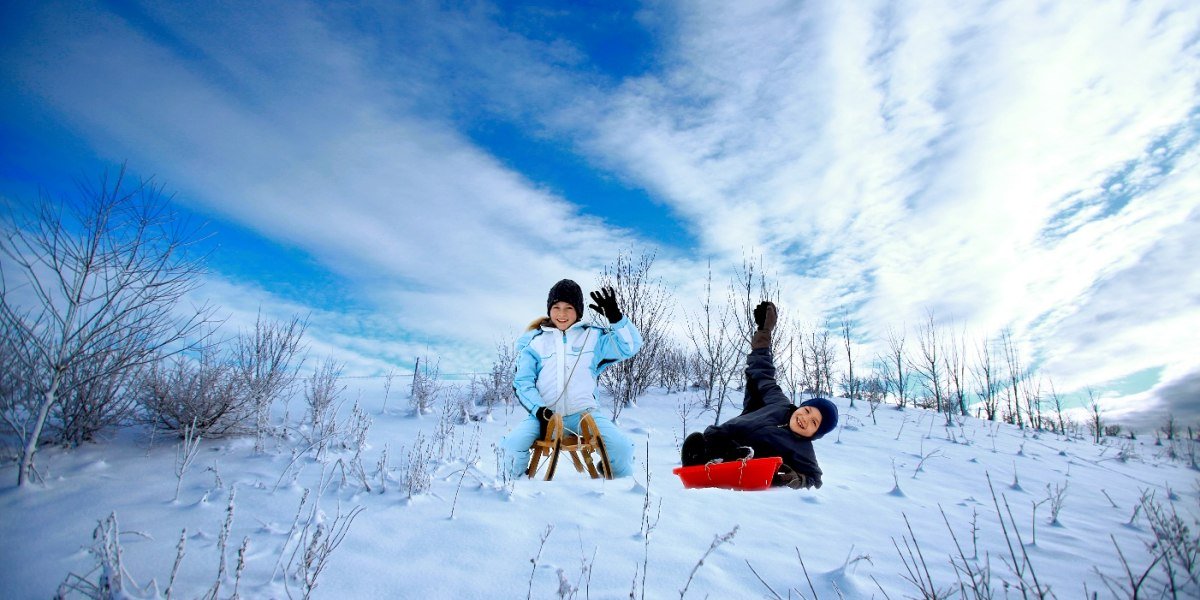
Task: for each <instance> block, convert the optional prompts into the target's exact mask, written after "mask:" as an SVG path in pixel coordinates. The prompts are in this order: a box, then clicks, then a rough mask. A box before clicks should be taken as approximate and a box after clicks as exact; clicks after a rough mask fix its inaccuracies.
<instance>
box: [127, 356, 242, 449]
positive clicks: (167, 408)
mask: <svg viewBox="0 0 1200 600" xmlns="http://www.w3.org/2000/svg"><path fill="white" fill-rule="evenodd" d="M137 401H138V405H139V406H140V407H141V418H142V420H143V421H144V422H146V423H147V424H149V425H152V426H154V427H157V428H159V429H167V430H171V431H183V429H184V428H185V427H189V426H194V427H195V428H196V430H197V431H198V432H199V433H201V434H203V435H204V436H205V437H217V436H221V435H230V434H236V433H241V432H243V431H245V428H246V424H247V422H248V420H249V419H250V418H251V416H252V414H253V413H252V410H251V408H252V407H251V406H250V404H249V403H248V402H246V399H245V395H244V394H243V393H242V388H241V385H240V384H239V382H238V379H237V377H235V376H234V372H233V369H232V368H231V367H230V366H228V365H225V364H222V363H221V362H220V361H218V360H217V358H216V357H215V356H214V355H213V353H212V352H211V351H205V352H203V353H201V355H200V357H199V359H198V360H191V359H188V358H186V357H182V356H180V357H175V358H173V359H171V360H168V361H162V362H159V363H158V364H155V365H154V366H153V367H151V368H150V369H148V370H147V371H146V372H145V373H144V374H143V376H142V378H141V380H140V382H139V383H138V391H137Z"/></svg>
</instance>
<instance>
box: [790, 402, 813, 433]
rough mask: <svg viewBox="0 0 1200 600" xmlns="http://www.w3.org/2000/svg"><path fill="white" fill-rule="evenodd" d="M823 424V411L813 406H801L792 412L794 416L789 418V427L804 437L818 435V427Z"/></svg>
mask: <svg viewBox="0 0 1200 600" xmlns="http://www.w3.org/2000/svg"><path fill="white" fill-rule="evenodd" d="M820 426H821V411H819V410H817V409H815V408H813V407H811V406H801V407H800V408H797V409H796V410H795V411H793V412H792V418H790V419H788V429H791V430H792V433H794V434H796V435H802V436H804V437H812V436H814V435H816V433H817V428H818V427H820Z"/></svg>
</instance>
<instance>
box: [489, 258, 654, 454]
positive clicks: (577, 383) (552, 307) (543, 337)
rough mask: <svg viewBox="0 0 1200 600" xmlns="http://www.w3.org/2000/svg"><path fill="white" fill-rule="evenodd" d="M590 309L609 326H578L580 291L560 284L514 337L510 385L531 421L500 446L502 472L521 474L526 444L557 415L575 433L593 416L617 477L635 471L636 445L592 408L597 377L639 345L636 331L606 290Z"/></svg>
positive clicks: (572, 285)
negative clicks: (542, 308)
mask: <svg viewBox="0 0 1200 600" xmlns="http://www.w3.org/2000/svg"><path fill="white" fill-rule="evenodd" d="M591 296H592V300H593V301H594V302H595V304H592V305H591V308H592V310H595V311H596V312H598V313H600V314H602V315H604V316H605V317H606V318H607V319H608V321H609V326H608V327H596V326H593V325H585V324H584V323H582V322H580V319H581V318H582V317H583V290H582V289H580V287H579V284H577V283H575V282H574V281H571V280H570V279H564V280H562V281H559V282H558V283H556V284H554V287H552V288H550V294H549V295H548V296H547V298H546V313H547V317H546V318H544V319H539V320H537V321H535V322H534V323H533V324H532V325H530V328H529V331H527V332H526V333H525V335H523V336H521V339H519V340H517V371H516V375H514V377H513V388H514V390H515V391H516V395H517V399H518V400H520V402H521V405H522V406H524V407H525V410H528V411H529V418H527V419H525V420H524V421H521V422H520V423H518V424H517V426H516V427H514V428H513V430H512V431H510V432H509V433H508V435H507V436H505V437H504V439H503V440H501V442H500V447H501V448H502V449H503V451H504V461H505V463H504V465H503V468H505V469H507V470H508V474H509V475H510V476H511V477H520V476H522V475H523V474H524V473H525V469H526V468H528V466H529V447H530V446H532V445H533V442H534V440H536V439H538V437H539V436H540V434H541V432H542V431H544V429H543V428H544V427H545V423H547V422H549V421H550V418H551V417H552V416H553V415H555V414H560V415H562V417H563V427H564V429H565V430H566V431H579V419H580V418H581V417H582V416H583V415H584V414H585V413H589V412H590V413H591V414H592V418H593V419H595V420H596V427H597V429H599V430H600V436H601V437H602V438H603V439H604V446H605V448H606V449H607V450H608V461H609V464H610V466H611V467H612V474H613V476H614V477H625V476H627V475H630V474H632V473H633V442H631V441H630V440H629V438H628V437H626V436H625V434H624V433H622V432H621V430H620V429H617V426H616V425H615V424H613V422H612V420H610V419H609V418H608V417H607V416H605V415H603V414H600V411H598V410H596V409H597V408H598V407H597V404H596V378H597V377H599V376H600V373H602V372H603V371H604V369H606V368H607V367H608V366H609V365H611V364H613V363H616V362H619V361H622V360H625V359H627V358H629V357H631V356H633V355H634V354H636V353H637V351H638V350H639V349H640V348H641V347H642V336H641V334H640V333H638V330H637V327H634V325H633V323H632V322H630V320H629V319H627V318H625V317H624V316H623V315H622V314H621V310H620V309H619V308H618V307H617V297H616V294H614V293H613V291H612V289H611V288H606V289H604V290H603V291H600V292H592V294H591Z"/></svg>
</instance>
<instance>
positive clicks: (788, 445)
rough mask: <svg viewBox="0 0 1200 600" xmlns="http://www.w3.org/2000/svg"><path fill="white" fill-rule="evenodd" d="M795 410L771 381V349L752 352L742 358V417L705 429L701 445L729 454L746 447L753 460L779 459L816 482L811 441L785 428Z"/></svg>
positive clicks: (817, 472)
mask: <svg viewBox="0 0 1200 600" xmlns="http://www.w3.org/2000/svg"><path fill="white" fill-rule="evenodd" d="M796 408H797V407H796V406H795V405H794V404H792V403H791V402H788V398H787V395H786V394H784V393H783V390H782V389H780V387H779V383H777V382H776V381H775V364H774V363H773V362H772V358H771V350H770V349H769V348H759V349H757V350H753V351H751V352H750V355H749V356H747V357H746V396H745V402H744V404H743V407H742V414H740V415H738V416H736V417H734V418H732V419H730V420H728V421H726V422H724V423H721V424H720V425H713V426H711V427H709V428H708V429H705V430H704V439H705V443H706V444H707V445H709V447H716V448H725V449H727V450H729V451H732V450H734V449H736V448H737V447H738V446H749V447H751V448H753V449H754V456H755V457H756V458H764V457H768V456H779V457H781V458H783V463H784V464H785V465H787V466H789V467H791V468H792V469H793V470H794V471H796V472H797V473H800V474H803V475H805V476H807V477H809V478H810V479H814V480H815V481H816V482H820V481H821V467H819V466H817V454H816V453H815V452H813V445H812V439H810V438H806V437H804V436H800V435H796V434H795V433H793V432H792V430H791V429H790V428H788V419H789V418H791V416H792V413H793V412H794V411H795V410H796Z"/></svg>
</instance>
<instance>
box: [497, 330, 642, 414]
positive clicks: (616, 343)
mask: <svg viewBox="0 0 1200 600" xmlns="http://www.w3.org/2000/svg"><path fill="white" fill-rule="evenodd" d="M641 347H642V334H641V333H639V332H638V330H637V327H634V325H633V323H632V322H631V321H630V320H629V319H628V318H622V319H621V320H620V321H617V322H616V323H613V324H612V325H611V326H609V327H596V326H593V325H585V324H583V323H575V324H574V325H572V326H571V327H569V328H568V329H567V330H566V331H559V330H558V329H557V328H555V327H551V326H548V325H543V326H541V327H538V328H536V329H532V330H530V331H529V332H527V333H526V334H525V335H523V336H521V338H520V339H519V340H517V372H516V374H515V375H514V376H513V389H514V390H515V391H516V394H517V399H518V400H520V401H521V404H522V405H523V406H524V407H525V410H528V411H529V412H530V413H531V414H532V413H534V412H536V411H537V409H538V407H541V406H545V407H548V408H550V410H553V411H554V412H555V413H558V414H561V415H573V414H575V413H578V412H581V411H584V410H587V409H590V408H596V378H598V377H599V376H600V373H603V372H604V369H606V368H608V366H609V365H611V364H613V363H616V362H619V361H622V360H625V359H627V358H629V357H631V356H633V355H634V354H637V351H638V350H639V349H641Z"/></svg>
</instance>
